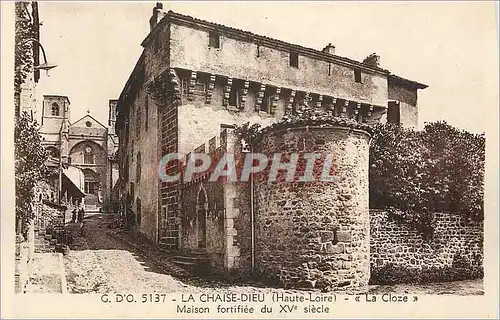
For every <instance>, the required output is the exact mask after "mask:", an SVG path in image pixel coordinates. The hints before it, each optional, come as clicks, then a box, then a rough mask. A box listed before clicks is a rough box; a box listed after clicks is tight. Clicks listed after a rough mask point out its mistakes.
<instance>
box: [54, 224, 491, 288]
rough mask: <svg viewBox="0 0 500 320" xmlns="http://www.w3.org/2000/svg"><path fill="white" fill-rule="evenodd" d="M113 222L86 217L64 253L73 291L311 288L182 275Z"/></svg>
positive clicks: (470, 284)
mask: <svg viewBox="0 0 500 320" xmlns="http://www.w3.org/2000/svg"><path fill="white" fill-rule="evenodd" d="M111 222H112V217H110V216H105V215H94V216H91V217H88V218H86V219H85V224H84V228H83V237H78V238H76V239H75V242H74V244H73V245H72V248H71V251H70V253H69V254H68V255H67V256H65V257H64V265H65V270H66V281H67V284H68V292H70V293H104V292H162V293H168V292H179V293H181V292H189V293H203V292H211V293H213V292H215V291H217V292H228V291H231V292H235V293H237V292H245V293H251V292H259V293H269V292H276V291H280V292H289V293H292V292H293V293H301V292H302V293H305V292H306V291H298V290H285V289H277V288H266V287H262V286H259V285H257V284H247V285H245V284H240V285H230V284H228V283H227V282H224V281H221V280H218V279H199V278H189V279H187V278H185V277H180V278H179V277H176V276H174V275H176V274H179V273H180V271H179V270H177V269H175V268H176V267H175V266H174V265H171V264H170V263H169V262H168V261H166V258H165V257H162V256H161V253H159V252H158V251H153V250H152V249H150V250H149V251H148V250H147V249H148V248H147V247H145V248H143V249H141V248H140V247H139V246H137V245H132V244H131V243H128V242H126V241H123V240H120V239H119V238H118V237H117V236H115V235H112V233H113V230H112V229H110V228H109V225H110V224H111ZM214 290H215V291H214ZM366 291H368V292H369V293H371V294H382V293H386V292H394V293H413V294H450V293H453V294H461V295H477V294H483V288H482V281H480V280H469V281H457V282H448V283H437V284H428V285H414V286H413V285H395V286H370V287H369V288H366V289H365V292H366ZM338 293H340V292H338ZM353 293H354V292H353Z"/></svg>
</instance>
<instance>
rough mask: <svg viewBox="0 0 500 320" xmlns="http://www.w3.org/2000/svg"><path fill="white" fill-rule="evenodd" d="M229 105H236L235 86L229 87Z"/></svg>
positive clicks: (236, 91)
mask: <svg viewBox="0 0 500 320" xmlns="http://www.w3.org/2000/svg"><path fill="white" fill-rule="evenodd" d="M229 105H230V106H233V107H237V106H238V90H236V89H235V88H232V89H231V92H230V93H229Z"/></svg>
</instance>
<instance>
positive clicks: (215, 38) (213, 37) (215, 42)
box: [208, 31, 220, 48]
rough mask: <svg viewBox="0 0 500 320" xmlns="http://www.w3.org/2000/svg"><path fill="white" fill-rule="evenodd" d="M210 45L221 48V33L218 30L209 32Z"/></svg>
mask: <svg viewBox="0 0 500 320" xmlns="http://www.w3.org/2000/svg"><path fill="white" fill-rule="evenodd" d="M208 45H209V46H210V47H212V48H220V35H219V34H218V33H217V32H215V31H210V32H209V33H208Z"/></svg>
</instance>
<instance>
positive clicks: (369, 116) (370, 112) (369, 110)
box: [366, 104, 373, 118]
mask: <svg viewBox="0 0 500 320" xmlns="http://www.w3.org/2000/svg"><path fill="white" fill-rule="evenodd" d="M372 114H373V105H372V104H371V105H369V106H368V113H367V114H366V115H367V117H368V118H371V116H372Z"/></svg>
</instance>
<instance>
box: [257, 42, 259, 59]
mask: <svg viewBox="0 0 500 320" xmlns="http://www.w3.org/2000/svg"><path fill="white" fill-rule="evenodd" d="M259 57H260V45H259V44H257V58H259Z"/></svg>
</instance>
